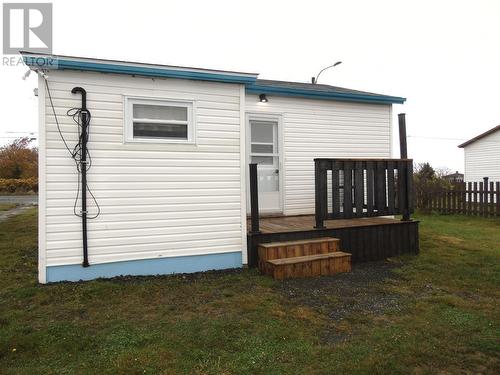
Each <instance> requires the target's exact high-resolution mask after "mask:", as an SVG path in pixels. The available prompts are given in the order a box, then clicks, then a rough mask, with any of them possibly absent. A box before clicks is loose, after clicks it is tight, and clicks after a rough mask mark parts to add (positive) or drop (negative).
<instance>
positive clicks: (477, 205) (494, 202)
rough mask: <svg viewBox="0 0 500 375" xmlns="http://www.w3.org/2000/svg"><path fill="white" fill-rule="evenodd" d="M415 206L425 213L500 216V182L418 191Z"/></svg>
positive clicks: (483, 182)
mask: <svg viewBox="0 0 500 375" xmlns="http://www.w3.org/2000/svg"><path fill="white" fill-rule="evenodd" d="M415 195H416V196H415V205H416V207H417V208H418V209H420V210H423V211H436V212H439V213H443V214H462V215H475V216H485V217H493V216H500V182H498V181H497V182H493V181H490V182H488V178H487V177H485V178H484V181H481V182H468V183H465V182H463V183H456V184H454V185H453V186H452V187H450V188H448V189H439V190H433V191H418V192H416V194H415Z"/></svg>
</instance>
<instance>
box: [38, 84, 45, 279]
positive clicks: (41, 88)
mask: <svg viewBox="0 0 500 375" xmlns="http://www.w3.org/2000/svg"><path fill="white" fill-rule="evenodd" d="M46 93H47V85H46V84H45V79H44V78H42V77H41V76H40V75H39V76H38V281H39V282H40V283H42V284H46V283H47V257H46V252H47V248H46V238H47V236H46V223H45V219H46V217H45V215H46V198H47V190H46V165H45V164H46V152H47V151H46V139H45V138H46V133H45V120H46V117H45V111H46V100H45V97H46Z"/></svg>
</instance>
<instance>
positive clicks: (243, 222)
mask: <svg viewBox="0 0 500 375" xmlns="http://www.w3.org/2000/svg"><path fill="white" fill-rule="evenodd" d="M246 142H247V141H246V115H245V85H240V188H241V197H240V210H241V213H240V214H241V251H242V253H241V259H242V263H243V264H248V253H247V182H246V181H247V179H246V176H247V163H246V159H247V153H246Z"/></svg>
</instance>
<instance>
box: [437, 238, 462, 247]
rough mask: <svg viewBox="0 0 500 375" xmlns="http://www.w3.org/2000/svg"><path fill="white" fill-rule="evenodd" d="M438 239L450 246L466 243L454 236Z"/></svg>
mask: <svg viewBox="0 0 500 375" xmlns="http://www.w3.org/2000/svg"><path fill="white" fill-rule="evenodd" d="M437 239H438V240H440V241H442V242H446V243H447V244H450V245H460V244H463V243H464V242H465V240H463V239H462V238H458V237H452V236H438V237H437Z"/></svg>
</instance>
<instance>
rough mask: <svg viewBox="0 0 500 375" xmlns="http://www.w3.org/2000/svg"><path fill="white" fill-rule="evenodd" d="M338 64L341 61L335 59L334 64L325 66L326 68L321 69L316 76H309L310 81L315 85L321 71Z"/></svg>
mask: <svg viewBox="0 0 500 375" xmlns="http://www.w3.org/2000/svg"><path fill="white" fill-rule="evenodd" d="M340 64H342V61H337V62H336V63H335V64H333V65H330V66H327V67H326V68H323V69H321V70H320V72H319V73H318V75H317V76H316V77H311V83H312V84H313V85H315V84H316V83H318V78H319V75H320V74H321V73H323V72H324V71H325V70H327V69H329V68H335V67H336V66H337V65H340Z"/></svg>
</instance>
